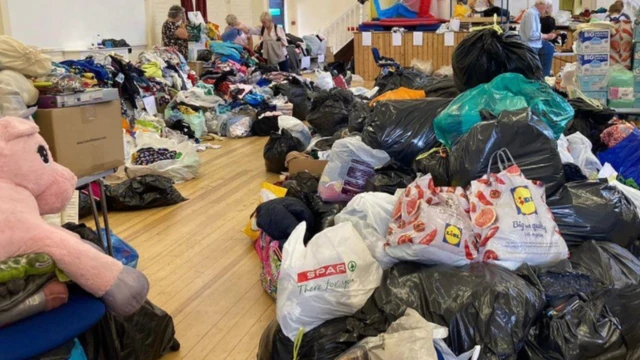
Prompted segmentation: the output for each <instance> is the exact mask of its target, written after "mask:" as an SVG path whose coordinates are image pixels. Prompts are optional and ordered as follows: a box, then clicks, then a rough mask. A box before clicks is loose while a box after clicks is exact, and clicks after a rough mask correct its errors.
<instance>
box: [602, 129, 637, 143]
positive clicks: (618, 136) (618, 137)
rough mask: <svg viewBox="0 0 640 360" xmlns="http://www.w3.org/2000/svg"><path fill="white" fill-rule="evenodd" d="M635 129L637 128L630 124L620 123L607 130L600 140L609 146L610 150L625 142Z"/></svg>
mask: <svg viewBox="0 0 640 360" xmlns="http://www.w3.org/2000/svg"><path fill="white" fill-rule="evenodd" d="M633 129H635V126H633V125H631V124H629V123H620V124H616V125H613V126H610V127H608V128H606V129H605V130H604V131H603V132H602V134H600V139H601V140H602V142H603V143H605V144H607V146H608V147H609V148H612V147H614V146H616V145H617V144H618V143H619V142H620V141H622V140H624V139H625V138H626V137H627V136H629V134H631V132H632V131H633Z"/></svg>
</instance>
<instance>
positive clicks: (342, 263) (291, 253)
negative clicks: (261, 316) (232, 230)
mask: <svg viewBox="0 0 640 360" xmlns="http://www.w3.org/2000/svg"><path fill="white" fill-rule="evenodd" d="M306 228H307V224H306V223H301V224H300V225H298V227H297V228H296V229H295V230H294V231H293V233H292V234H291V236H290V237H289V239H288V240H287V242H286V243H285V245H284V251H283V252H282V264H281V266H280V278H279V279H278V300H277V318H278V322H279V323H280V327H281V328H282V331H283V332H284V333H285V335H287V337H288V338H290V339H292V340H293V339H294V338H295V337H296V334H297V333H298V332H299V331H301V330H302V331H303V332H306V331H309V330H311V329H313V328H315V327H316V326H318V325H320V324H322V323H323V322H325V321H327V320H331V319H334V318H338V317H341V316H348V315H353V314H354V313H355V312H356V311H358V310H359V309H360V308H361V307H362V306H363V305H364V303H365V302H366V301H367V299H368V298H369V296H370V295H371V294H372V293H373V291H374V290H375V289H376V288H377V287H378V286H379V285H380V280H381V279H382V268H381V267H380V265H379V264H378V262H377V261H376V260H375V259H374V258H373V256H371V253H370V252H369V250H368V249H367V246H366V245H365V243H364V241H362V238H361V237H360V235H359V234H358V232H357V231H356V230H355V229H354V228H353V226H352V225H351V224H350V223H348V222H347V223H342V224H338V225H336V226H333V227H330V228H328V229H326V230H324V231H322V232H320V233H319V234H317V235H316V236H314V237H313V238H312V239H311V240H310V241H309V243H308V244H307V246H306V247H305V246H304V242H303V240H304V234H305V232H306Z"/></svg>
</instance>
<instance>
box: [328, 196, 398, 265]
mask: <svg viewBox="0 0 640 360" xmlns="http://www.w3.org/2000/svg"><path fill="white" fill-rule="evenodd" d="M395 204H396V198H395V196H393V195H389V194H385V193H380V192H367V193H364V194H360V195H356V196H355V197H354V198H353V199H351V201H349V204H347V206H346V207H345V208H344V209H343V210H342V211H341V212H340V213H339V214H338V215H336V216H335V223H336V224H341V223H351V225H353V227H354V228H355V229H356V231H357V232H358V234H360V236H361V237H362V240H364V242H365V244H366V245H367V248H369V251H370V252H371V255H373V257H374V258H375V259H376V260H377V261H378V262H379V263H380V266H382V268H383V269H387V268H390V267H391V266H393V265H394V264H395V263H397V262H398V260H397V259H394V258H393V257H391V256H389V255H388V254H387V253H386V252H385V251H384V246H385V243H386V242H387V240H386V239H385V236H386V232H387V229H388V228H389V222H390V221H391V213H392V212H393V207H394V206H395Z"/></svg>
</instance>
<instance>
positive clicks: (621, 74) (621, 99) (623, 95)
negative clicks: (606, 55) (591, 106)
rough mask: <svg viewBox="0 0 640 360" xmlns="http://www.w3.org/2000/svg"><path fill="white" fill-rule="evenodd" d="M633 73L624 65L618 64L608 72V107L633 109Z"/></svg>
mask: <svg viewBox="0 0 640 360" xmlns="http://www.w3.org/2000/svg"><path fill="white" fill-rule="evenodd" d="M633 87H634V80H633V72H632V71H631V70H627V68H625V67H624V65H621V64H616V65H613V66H611V67H610V68H609V70H608V71H607V91H608V92H609V94H608V96H607V99H608V105H609V106H610V107H612V108H614V109H615V108H632V107H633V102H634V95H633Z"/></svg>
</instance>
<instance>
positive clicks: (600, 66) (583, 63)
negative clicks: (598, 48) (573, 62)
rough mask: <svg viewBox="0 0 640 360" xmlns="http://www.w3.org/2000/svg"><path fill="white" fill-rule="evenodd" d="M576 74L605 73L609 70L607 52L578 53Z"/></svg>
mask: <svg viewBox="0 0 640 360" xmlns="http://www.w3.org/2000/svg"><path fill="white" fill-rule="evenodd" d="M577 62H578V67H577V74H578V75H606V74H607V70H609V53H607V54H578V60H577Z"/></svg>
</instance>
